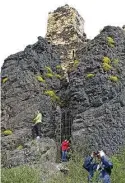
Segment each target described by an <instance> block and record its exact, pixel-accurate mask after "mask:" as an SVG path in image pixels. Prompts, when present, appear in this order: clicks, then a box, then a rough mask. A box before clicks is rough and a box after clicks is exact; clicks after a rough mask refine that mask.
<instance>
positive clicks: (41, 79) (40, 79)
mask: <svg viewBox="0 0 125 183" xmlns="http://www.w3.org/2000/svg"><path fill="white" fill-rule="evenodd" d="M36 79H37V80H38V81H40V82H43V83H45V80H44V79H43V78H42V76H36Z"/></svg>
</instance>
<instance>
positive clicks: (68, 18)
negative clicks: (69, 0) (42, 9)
mask: <svg viewBox="0 0 125 183" xmlns="http://www.w3.org/2000/svg"><path fill="white" fill-rule="evenodd" d="M46 38H47V40H48V41H49V42H50V43H51V44H53V45H55V47H56V49H57V51H58V53H59V54H60V57H61V60H62V67H64V68H66V67H67V65H68V64H69V63H70V62H72V61H73V60H74V59H75V52H76V50H77V49H78V47H79V44H80V43H83V42H84V41H85V38H86V35H85V33H84V20H83V18H82V17H81V16H80V15H79V13H78V12H77V10H75V9H74V8H72V7H70V6H68V5H65V6H62V7H59V8H57V9H56V10H55V11H54V12H51V13H49V16H48V25H47V34H46Z"/></svg>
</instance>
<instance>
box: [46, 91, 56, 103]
mask: <svg viewBox="0 0 125 183" xmlns="http://www.w3.org/2000/svg"><path fill="white" fill-rule="evenodd" d="M45 95H48V96H50V98H51V99H52V101H54V102H55V101H57V102H59V101H60V98H59V97H58V96H57V95H56V93H55V91H53V90H47V91H45Z"/></svg>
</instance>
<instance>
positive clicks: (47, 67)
mask: <svg viewBox="0 0 125 183" xmlns="http://www.w3.org/2000/svg"><path fill="white" fill-rule="evenodd" d="M45 69H46V71H47V72H48V73H53V71H52V69H51V68H50V67H49V66H46V67H45Z"/></svg>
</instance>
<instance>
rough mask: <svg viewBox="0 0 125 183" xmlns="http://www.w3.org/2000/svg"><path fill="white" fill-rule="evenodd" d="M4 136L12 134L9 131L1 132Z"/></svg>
mask: <svg viewBox="0 0 125 183" xmlns="http://www.w3.org/2000/svg"><path fill="white" fill-rule="evenodd" d="M2 133H3V134H4V135H6V136H7V135H12V134H13V132H12V131H11V130H5V131H3V132H2Z"/></svg>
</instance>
